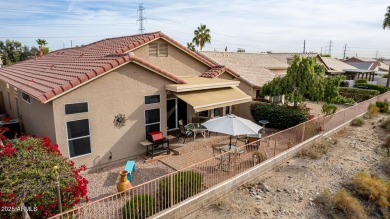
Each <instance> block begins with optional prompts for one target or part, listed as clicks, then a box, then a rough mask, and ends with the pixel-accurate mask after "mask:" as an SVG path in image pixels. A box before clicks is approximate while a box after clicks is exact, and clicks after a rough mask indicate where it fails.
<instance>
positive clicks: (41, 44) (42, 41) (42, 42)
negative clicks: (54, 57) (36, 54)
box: [35, 39, 47, 47]
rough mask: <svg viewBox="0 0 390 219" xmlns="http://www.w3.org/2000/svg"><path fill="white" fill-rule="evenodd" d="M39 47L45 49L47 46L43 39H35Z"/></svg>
mask: <svg viewBox="0 0 390 219" xmlns="http://www.w3.org/2000/svg"><path fill="white" fill-rule="evenodd" d="M35 41H36V42H37V44H38V46H39V47H45V46H46V45H47V42H46V40H45V39H37V40H35Z"/></svg>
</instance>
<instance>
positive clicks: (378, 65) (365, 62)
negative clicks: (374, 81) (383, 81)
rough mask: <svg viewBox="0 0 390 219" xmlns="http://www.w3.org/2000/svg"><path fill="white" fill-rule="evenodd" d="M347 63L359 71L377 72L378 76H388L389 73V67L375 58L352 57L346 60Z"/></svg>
mask: <svg viewBox="0 0 390 219" xmlns="http://www.w3.org/2000/svg"><path fill="white" fill-rule="evenodd" d="M344 62H345V63H348V64H350V65H353V66H355V67H357V68H359V69H366V70H373V71H376V72H377V74H378V75H383V74H387V73H388V72H389V65H388V64H386V63H384V62H380V61H378V60H376V59H373V58H368V57H352V58H349V59H346V60H344Z"/></svg>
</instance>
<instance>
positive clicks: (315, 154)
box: [297, 143, 330, 159]
mask: <svg viewBox="0 0 390 219" xmlns="http://www.w3.org/2000/svg"><path fill="white" fill-rule="evenodd" d="M329 149H330V148H329V145H328V144H326V143H314V144H313V145H312V146H310V147H309V148H306V149H303V150H301V151H300V152H299V153H298V154H297V156H298V157H301V158H305V157H308V158H310V159H320V158H321V157H322V156H323V155H326V154H327V153H328V152H329Z"/></svg>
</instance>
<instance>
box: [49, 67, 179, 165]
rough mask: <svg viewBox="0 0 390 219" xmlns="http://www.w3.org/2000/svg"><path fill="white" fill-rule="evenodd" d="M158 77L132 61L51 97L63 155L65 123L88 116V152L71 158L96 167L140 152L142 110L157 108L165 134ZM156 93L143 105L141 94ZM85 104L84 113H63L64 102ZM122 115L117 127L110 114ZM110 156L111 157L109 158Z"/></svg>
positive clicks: (162, 88) (66, 153)
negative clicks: (122, 121) (153, 99)
mask: <svg viewBox="0 0 390 219" xmlns="http://www.w3.org/2000/svg"><path fill="white" fill-rule="evenodd" d="M166 83H172V82H171V81H169V80H168V79H165V78H163V77H162V76H160V75H158V74H156V73H154V72H151V71H149V70H146V69H145V68H143V67H140V66H138V65H137V64H134V63H129V64H126V65H124V66H122V67H120V68H118V69H116V70H114V71H113V72H110V73H108V74H106V75H104V76H102V78H98V79H96V80H92V81H91V82H89V83H86V84H85V85H83V86H81V87H79V88H77V89H76V90H74V91H72V92H70V93H68V94H67V95H64V96H62V97H60V98H58V99H56V100H54V103H53V108H54V119H55V125H56V138H57V143H58V145H59V146H60V150H61V152H62V153H63V154H64V156H66V157H69V150H68V141H67V129H66V122H68V121H74V120H81V119H89V126H90V141H91V151H92V152H91V153H90V154H87V155H82V156H80V157H75V158H71V159H72V160H73V161H74V162H75V163H76V164H77V165H82V164H84V165H86V166H87V167H93V166H98V165H102V164H107V163H110V162H114V161H116V160H120V159H123V158H126V157H130V156H133V155H137V154H141V153H144V152H145V151H146V148H145V147H143V146H141V145H140V142H141V141H144V140H145V136H146V130H145V110H148V109H157V108H159V109H160V128H161V131H162V132H164V134H165V135H166V132H167V124H166V121H167V119H166V93H165V84H166ZM148 95H160V103H153V104H145V98H144V97H145V96H148ZM80 102H87V103H88V112H85V113H77V114H71V115H65V112H64V106H65V104H71V103H80ZM119 113H121V114H125V117H126V122H125V125H124V126H123V127H121V128H117V127H115V126H114V123H113V121H114V117H115V116H116V115H118V114H119ZM110 156H112V157H111V159H110Z"/></svg>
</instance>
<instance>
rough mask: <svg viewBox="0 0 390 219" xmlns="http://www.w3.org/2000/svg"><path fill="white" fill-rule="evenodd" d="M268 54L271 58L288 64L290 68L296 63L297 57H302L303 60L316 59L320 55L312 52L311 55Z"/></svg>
mask: <svg viewBox="0 0 390 219" xmlns="http://www.w3.org/2000/svg"><path fill="white" fill-rule="evenodd" d="M268 54H269V55H270V56H272V57H273V58H275V59H278V60H279V61H281V62H284V63H287V64H288V65H289V66H290V65H291V63H292V62H293V61H294V57H295V56H300V57H302V58H307V57H311V58H316V57H317V55H318V54H317V53H312V52H309V53H268Z"/></svg>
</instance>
